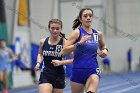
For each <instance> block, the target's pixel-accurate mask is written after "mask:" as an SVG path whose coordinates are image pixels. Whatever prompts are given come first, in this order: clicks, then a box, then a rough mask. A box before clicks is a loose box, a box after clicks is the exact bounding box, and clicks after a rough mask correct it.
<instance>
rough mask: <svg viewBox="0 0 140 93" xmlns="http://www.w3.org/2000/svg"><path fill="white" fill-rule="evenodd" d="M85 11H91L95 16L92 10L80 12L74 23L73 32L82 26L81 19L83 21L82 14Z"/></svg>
mask: <svg viewBox="0 0 140 93" xmlns="http://www.w3.org/2000/svg"><path fill="white" fill-rule="evenodd" d="M85 10H90V11H91V12H92V15H93V10H92V9H91V8H83V9H81V10H80V12H79V15H78V17H77V18H76V19H75V20H74V21H73V26H72V28H73V30H74V29H76V28H77V27H78V26H79V25H81V22H80V20H79V19H82V14H83V12H84V11H85Z"/></svg>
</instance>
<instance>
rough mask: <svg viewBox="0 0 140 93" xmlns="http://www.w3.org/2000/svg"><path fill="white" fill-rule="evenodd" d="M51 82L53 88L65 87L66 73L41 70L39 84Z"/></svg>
mask: <svg viewBox="0 0 140 93" xmlns="http://www.w3.org/2000/svg"><path fill="white" fill-rule="evenodd" d="M43 83H50V84H52V86H53V88H57V89H64V88H65V74H59V75H55V74H50V73H47V72H41V75H40V79H39V84H43Z"/></svg>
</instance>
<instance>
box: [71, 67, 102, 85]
mask: <svg viewBox="0 0 140 93" xmlns="http://www.w3.org/2000/svg"><path fill="white" fill-rule="evenodd" d="M100 73H101V71H100V69H99V68H73V69H72V75H71V78H70V80H71V81H73V82H76V83H81V84H86V81H87V79H88V78H89V77H90V75H92V74H96V75H98V77H99V78H100Z"/></svg>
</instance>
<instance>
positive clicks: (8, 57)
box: [0, 39, 16, 93]
mask: <svg viewBox="0 0 140 93" xmlns="http://www.w3.org/2000/svg"><path fill="white" fill-rule="evenodd" d="M15 59H16V57H15V56H14V53H13V51H12V50H11V49H10V48H8V47H7V46H6V41H5V40H4V39H0V82H1V83H2V85H3V93H8V76H9V71H10V63H11V62H12V61H13V60H15Z"/></svg>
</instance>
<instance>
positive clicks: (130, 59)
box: [127, 48, 132, 71]
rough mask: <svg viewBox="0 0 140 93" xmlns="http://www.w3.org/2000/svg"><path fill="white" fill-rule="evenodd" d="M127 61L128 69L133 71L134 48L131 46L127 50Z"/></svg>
mask: <svg viewBox="0 0 140 93" xmlns="http://www.w3.org/2000/svg"><path fill="white" fill-rule="evenodd" d="M127 62H128V70H129V71H131V63H132V48H129V49H128V51H127Z"/></svg>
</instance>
